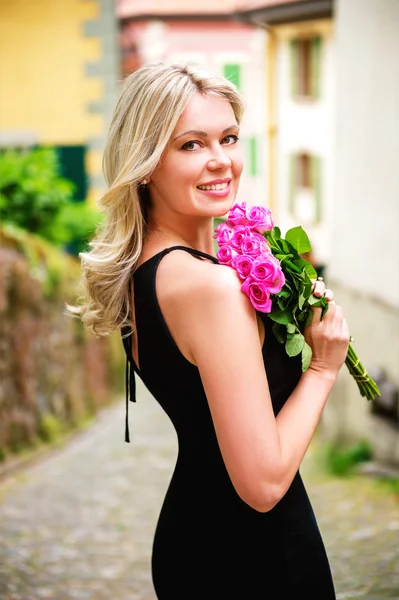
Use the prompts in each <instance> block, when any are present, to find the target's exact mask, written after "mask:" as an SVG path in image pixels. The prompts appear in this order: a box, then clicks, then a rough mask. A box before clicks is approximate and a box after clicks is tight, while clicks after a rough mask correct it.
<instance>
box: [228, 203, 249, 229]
mask: <svg viewBox="0 0 399 600" xmlns="http://www.w3.org/2000/svg"><path fill="white" fill-rule="evenodd" d="M227 222H228V223H229V224H230V225H246V224H247V222H248V219H247V211H246V204H245V202H242V203H241V204H234V205H233V206H232V207H231V209H230V210H229V215H228V217H227Z"/></svg>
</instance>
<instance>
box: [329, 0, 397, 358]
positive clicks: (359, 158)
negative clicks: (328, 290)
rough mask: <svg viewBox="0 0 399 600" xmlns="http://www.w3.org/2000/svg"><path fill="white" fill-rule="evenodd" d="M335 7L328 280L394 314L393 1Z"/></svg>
mask: <svg viewBox="0 0 399 600" xmlns="http://www.w3.org/2000/svg"><path fill="white" fill-rule="evenodd" d="M336 4H337V10H336V33H337V118H336V122H337V134H336V171H335V178H336V185H335V198H334V223H333V239H334V253H333V255H332V259H331V261H330V265H329V274H330V276H331V278H333V279H334V280H337V281H339V282H340V283H342V284H344V285H346V286H348V287H349V288H351V289H355V290H359V291H360V290H361V291H363V292H366V293H369V294H371V295H372V296H373V297H377V298H380V299H383V300H384V302H386V303H388V304H389V305H393V306H396V307H399V2H398V0H337V3H336ZM398 370H399V366H398Z"/></svg>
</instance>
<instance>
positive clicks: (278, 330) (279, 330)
mask: <svg viewBox="0 0 399 600" xmlns="http://www.w3.org/2000/svg"><path fill="white" fill-rule="evenodd" d="M272 331H273V333H274V337H275V338H276V340H277V341H278V342H279V343H280V344H284V342H285V331H284V327H283V326H282V325H279V323H274V324H273V326H272Z"/></svg>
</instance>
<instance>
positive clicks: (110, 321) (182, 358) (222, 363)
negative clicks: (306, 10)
mask: <svg viewBox="0 0 399 600" xmlns="http://www.w3.org/2000/svg"><path fill="white" fill-rule="evenodd" d="M242 112H243V105H242V100H241V98H240V96H239V94H238V93H237V91H236V89H235V88H234V86H233V85H232V84H231V83H230V82H228V81H226V80H225V79H222V78H218V77H213V76H210V75H207V74H206V73H204V72H203V71H202V70H201V69H199V68H196V67H193V66H164V65H162V64H161V65H151V66H144V67H142V68H140V69H139V70H138V71H136V72H135V73H133V74H132V75H130V76H129V77H127V78H126V79H125V80H124V82H123V84H122V86H121V91H120V97H119V101H118V103H117V106H116V109H115V113H114V116H113V120H112V123H111V127H110V131H109V139H108V144H107V147H106V150H105V155H104V173H105V177H106V180H107V182H108V186H109V189H108V191H107V193H106V194H105V195H104V197H103V198H102V200H101V205H102V208H103V210H104V212H105V220H104V223H103V224H102V226H101V229H100V230H99V231H98V232H97V234H96V236H95V237H94V239H93V241H92V243H91V250H90V252H87V253H83V254H82V255H81V258H82V265H83V276H84V277H83V279H84V282H85V297H86V304H85V305H84V306H82V307H81V308H80V312H81V313H82V319H83V322H84V324H85V325H86V326H87V327H88V328H89V329H90V330H91V331H92V332H93V333H94V334H96V335H100V336H101V335H107V334H109V333H111V332H112V331H114V330H116V329H121V331H122V334H123V341H124V345H125V349H126V352H127V360H128V366H130V368H131V375H130V377H129V376H128V377H127V384H129V383H130V395H131V399H132V400H134V373H136V375H137V376H139V377H140V378H141V379H142V381H143V382H144V384H145V385H146V386H147V388H148V389H149V390H150V392H151V393H152V394H153V396H154V397H155V398H156V400H157V401H158V402H159V404H160V405H161V406H162V408H163V409H164V410H165V411H166V413H167V414H168V415H169V417H170V419H171V421H172V423H173V425H174V427H175V429H176V432H177V436H178V443H179V453H178V458H177V463H176V467H175V470H174V473H173V477H172V480H171V482H170V486H169V489H168V491H167V494H166V497H165V500H164V503H163V506H162V510H161V514H160V517H159V520H158V525H157V529H156V533H155V538H154V543H153V554H152V575H153V582H154V587H155V591H156V594H157V597H158V598H159V599H160V600H194V599H198V600H199V599H201V600H205V599H206V600H211V599H212V600H213V599H214V600H232V599H242V600H255V599H261V598H262V599H263V598H264V599H270V600H277V599H278V600H283V599H284V600H285V599H287V600H288V599H290V600H292V599H293V598H306V599H307V600H312V599H314V600H332V599H333V598H335V593H334V586H333V582H332V577H331V572H330V567H329V563H328V559H327V556H326V552H325V548H324V545H323V541H322V538H321V536H320V533H319V529H318V526H317V523H316V520H315V517H314V513H313V510H312V507H311V504H310V502H309V499H308V496H307V493H306V491H305V488H304V485H303V482H302V480H301V477H300V474H299V467H300V464H301V461H302V459H303V457H304V454H305V452H306V450H307V448H308V446H309V443H310V441H311V439H312V436H313V434H314V432H315V429H316V426H317V424H318V422H319V419H320V416H321V414H322V410H323V407H324V405H325V403H326V401H327V398H328V395H329V393H330V390H331V388H332V386H333V384H334V381H335V379H336V377H337V374H338V371H339V370H340V368H341V366H342V364H343V363H344V360H345V357H346V353H347V348H348V343H349V333H348V327H347V324H346V321H345V319H344V317H343V313H342V309H341V308H340V307H339V306H337V305H336V304H335V302H334V301H333V295H332V293H331V292H330V291H328V290H325V286H324V283H323V282H317V284H316V290H315V291H316V293H317V294H325V295H326V297H327V299H328V300H329V301H330V310H329V311H328V313H327V315H326V317H325V318H324V319H323V321H321V320H320V309H315V310H314V318H313V323H312V324H311V325H310V326H309V327H308V328H307V331H306V339H307V342H308V343H309V344H310V345H311V347H312V350H313V358H312V363H311V365H310V368H309V369H308V371H307V372H306V373H304V374H302V372H301V367H300V363H299V362H298V360H297V359H296V358H288V357H287V356H286V355H285V352H284V350H283V349H282V347H281V346H280V345H279V344H278V343H277V342H276V341H275V340H274V336H273V335H272V334H271V330H270V326H269V322H270V320H269V319H265V318H264V315H262V313H260V314H257V313H256V312H255V310H254V309H253V307H252V305H251V303H250V301H249V299H248V297H247V296H246V295H245V294H243V293H242V292H241V291H240V282H239V280H238V277H237V275H236V273H235V271H234V270H233V269H231V268H229V267H226V266H223V265H220V264H218V261H217V259H216V258H215V256H214V250H213V248H214V246H213V238H212V235H213V228H214V218H215V217H221V216H223V215H226V213H227V212H228V211H229V209H230V208H231V206H232V204H233V203H234V200H235V197H236V194H237V189H238V185H239V181H240V176H241V171H242V150H241V147H240V142H239V129H240V121H241V116H242ZM127 404H128V402H127ZM126 419H127V417H126ZM126 425H127V422H126ZM126 440H127V441H129V432H128V429H127V430H126ZM131 502H134V499H131Z"/></svg>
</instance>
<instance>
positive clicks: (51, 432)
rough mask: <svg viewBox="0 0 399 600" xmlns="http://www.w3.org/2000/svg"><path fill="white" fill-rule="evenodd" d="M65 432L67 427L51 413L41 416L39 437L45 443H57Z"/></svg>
mask: <svg viewBox="0 0 399 600" xmlns="http://www.w3.org/2000/svg"><path fill="white" fill-rule="evenodd" d="M64 432H65V425H64V423H63V422H62V421H61V420H60V419H57V417H55V416H54V415H51V414H49V413H44V414H43V415H41V417H40V429H39V435H40V437H41V439H42V440H43V441H44V442H48V443H52V442H55V441H57V440H58V439H59V438H60V436H61V435H62V434H63V433H64Z"/></svg>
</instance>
